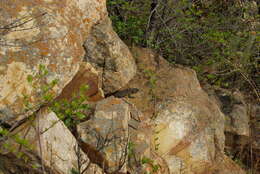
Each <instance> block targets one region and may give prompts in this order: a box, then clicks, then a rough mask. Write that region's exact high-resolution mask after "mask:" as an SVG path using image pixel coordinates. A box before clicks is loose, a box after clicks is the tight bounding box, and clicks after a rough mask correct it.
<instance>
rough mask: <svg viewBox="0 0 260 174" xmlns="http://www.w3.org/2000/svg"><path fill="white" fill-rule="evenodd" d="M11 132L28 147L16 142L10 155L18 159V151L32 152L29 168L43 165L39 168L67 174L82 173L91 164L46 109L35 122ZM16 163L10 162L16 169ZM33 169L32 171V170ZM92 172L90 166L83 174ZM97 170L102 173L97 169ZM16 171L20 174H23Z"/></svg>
mask: <svg viewBox="0 0 260 174" xmlns="http://www.w3.org/2000/svg"><path fill="white" fill-rule="evenodd" d="M12 133H18V135H19V136H20V137H23V139H25V140H26V141H27V142H28V143H29V145H30V147H31V148H27V149H24V147H26V146H20V147H19V145H18V144H16V143H15V144H13V145H12V147H13V148H14V150H13V154H14V155H16V157H18V156H19V155H18V154H19V152H18V151H19V150H20V151H21V152H23V150H24V151H26V150H27V151H28V150H29V151H32V153H31V155H30V156H29V155H28V156H27V157H28V160H29V162H31V164H32V166H33V165H34V166H35V167H37V166H38V167H39V166H43V167H44V168H42V167H40V168H42V169H43V170H45V169H46V170H48V171H50V172H51V173H64V174H65V173H70V172H71V170H76V171H77V170H78V168H79V167H80V168H81V171H83V169H84V168H86V167H87V165H88V164H89V163H91V162H90V161H89V159H88V157H87V156H86V154H84V153H83V152H82V151H81V149H80V147H79V146H78V144H77V141H76V139H75V138H74V136H73V135H72V134H71V132H70V131H69V130H68V129H67V128H66V126H65V125H64V123H63V122H62V121H60V120H59V119H58V118H57V117H56V115H55V114H54V113H53V112H49V111H48V110H41V111H40V112H39V114H38V115H37V116H36V117H35V120H32V121H28V122H27V123H25V124H23V125H22V126H20V127H19V128H17V129H15V130H14V131H13V132H12ZM64 137H66V138H64ZM3 147H5V146H3ZM4 150H6V149H4ZM7 152H8V153H7V154H5V153H4V154H5V155H8V154H9V153H10V151H7ZM27 154H28V152H27ZM32 154H33V156H32ZM29 157H31V158H29ZM18 159H19V158H18ZM22 159H23V158H21V159H20V161H22ZM37 159H38V161H37ZM39 159H40V160H39ZM37 162H38V163H37ZM18 164H19V163H18ZM18 164H15V163H13V164H12V165H13V168H14V169H15V167H16V166H17V165H18ZM29 164H30V163H29ZM29 164H28V163H27V164H26V165H27V166H30V165H29ZM78 164H80V166H78ZM26 165H25V166H26ZM25 166H23V167H25ZM32 166H31V168H33V167H32ZM8 170H10V169H8ZM92 170H94V168H93V166H91V167H89V169H88V170H86V171H88V172H89V173H90V171H92ZM95 170H96V169H95ZM98 170H99V171H102V170H101V169H100V168H99V169H98ZM16 172H17V173H19V172H21V173H22V171H16ZM88 172H86V173H88Z"/></svg>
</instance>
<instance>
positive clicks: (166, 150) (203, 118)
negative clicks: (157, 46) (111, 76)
mask: <svg viewBox="0 0 260 174" xmlns="http://www.w3.org/2000/svg"><path fill="white" fill-rule="evenodd" d="M132 52H133V53H134V55H135V59H136V62H137V66H138V72H137V75H136V76H135V78H134V79H133V80H131V81H130V82H129V84H128V86H126V87H125V88H123V90H124V89H128V88H129V89H130V88H137V89H139V91H138V92H137V93H136V94H134V95H132V96H131V97H127V96H126V97H125V99H126V100H127V101H128V102H130V103H132V104H134V105H135V106H136V107H137V108H138V109H139V110H140V111H141V112H143V113H144V114H143V117H142V118H140V119H141V120H149V119H152V124H153V127H152V129H150V130H151V131H152V132H153V138H152V139H151V141H152V145H153V149H154V150H153V151H155V152H156V153H157V154H159V155H160V156H161V157H163V158H164V159H165V160H166V162H167V164H168V166H169V169H170V172H171V173H174V172H176V171H186V172H185V173H196V174H198V173H201V174H202V173H213V171H214V168H215V166H217V164H216V163H215V160H216V158H217V157H218V155H219V156H222V155H223V150H224V115H223V114H222V112H221V111H220V109H219V107H218V105H217V104H216V103H215V102H213V101H212V100H210V98H209V97H208V95H207V94H206V93H205V92H204V91H203V90H202V89H201V87H200V85H199V82H198V80H197V77H196V74H195V72H194V71H192V70H190V69H188V68H184V67H181V66H175V67H173V66H171V65H169V63H168V62H166V61H165V60H164V59H163V58H162V57H160V56H158V55H156V54H155V53H153V52H152V51H151V50H148V49H139V48H134V49H133V50H132Z"/></svg>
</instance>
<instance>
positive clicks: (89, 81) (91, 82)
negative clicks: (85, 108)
mask: <svg viewBox="0 0 260 174" xmlns="http://www.w3.org/2000/svg"><path fill="white" fill-rule="evenodd" d="M84 85H87V86H88V89H87V90H86V92H85V96H86V97H87V98H88V101H89V102H95V101H98V100H101V99H103V98H104V94H103V91H102V89H101V84H100V80H99V76H98V72H97V71H96V70H95V69H94V68H93V67H92V66H91V65H90V64H89V63H86V62H82V63H81V64H80V68H79V70H78V72H77V74H76V75H75V76H74V77H73V79H72V80H71V81H70V82H69V84H67V85H66V86H65V88H64V89H63V90H62V93H61V94H60V95H59V96H58V97H57V100H62V99H66V100H71V99H72V98H73V95H76V96H78V95H79V92H80V88H81V87H84Z"/></svg>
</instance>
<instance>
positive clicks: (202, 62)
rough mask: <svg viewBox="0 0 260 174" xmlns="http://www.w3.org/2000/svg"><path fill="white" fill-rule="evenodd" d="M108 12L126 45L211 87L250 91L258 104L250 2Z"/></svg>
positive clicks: (149, 1)
mask: <svg viewBox="0 0 260 174" xmlns="http://www.w3.org/2000/svg"><path fill="white" fill-rule="evenodd" d="M108 10H109V13H110V17H111V19H112V21H113V25H114V28H115V31H116V32H117V33H118V34H119V36H120V37H121V38H122V39H123V40H125V41H126V42H127V43H129V42H130V43H131V44H136V45H139V46H146V47H150V48H153V49H156V50H157V51H158V52H159V53H160V54H162V55H163V56H164V57H165V58H166V59H167V60H168V61H169V62H171V63H178V64H183V65H186V66H190V67H192V68H193V69H194V70H196V71H197V73H198V75H199V79H200V80H203V81H206V82H208V83H210V84H212V85H217V86H220V87H224V88H231V87H236V88H241V89H243V90H248V89H251V90H250V91H247V92H251V91H253V93H254V95H255V96H257V97H258V99H259V94H258V93H259V90H258V88H259V86H258V85H259V83H260V79H259V78H258V77H259V54H260V51H259V42H260V32H259V28H258V27H259V22H257V21H259V19H260V17H259V15H258V12H257V6H256V4H254V3H253V2H248V1H246V2H243V3H241V2H240V1H217V0H210V1H200V0H199V1H190V0H178V1H170V0H161V1H158V0H157V1H156V0H145V1H144V0H109V1H108ZM248 87H250V88H248ZM252 89H253V90H252Z"/></svg>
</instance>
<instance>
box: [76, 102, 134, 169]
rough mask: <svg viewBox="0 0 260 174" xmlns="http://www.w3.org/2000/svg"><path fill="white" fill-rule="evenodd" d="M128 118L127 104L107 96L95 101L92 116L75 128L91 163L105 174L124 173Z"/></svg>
mask: <svg viewBox="0 0 260 174" xmlns="http://www.w3.org/2000/svg"><path fill="white" fill-rule="evenodd" d="M129 119H130V110H129V105H128V104H127V103H125V102H124V101H122V100H121V99H117V98H114V97H110V98H106V99H104V100H102V101H100V102H98V103H97V106H96V110H95V115H94V116H93V117H92V118H90V120H88V121H86V122H83V123H81V124H79V125H78V134H79V136H80V138H81V141H82V144H83V145H84V147H86V149H87V150H86V151H88V153H87V155H88V156H89V158H90V160H91V161H93V162H95V163H97V164H98V165H99V166H100V167H102V168H104V170H105V171H106V172H107V173H114V172H119V171H121V172H125V173H126V164H127V147H128V141H129V134H128V121H129Z"/></svg>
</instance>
